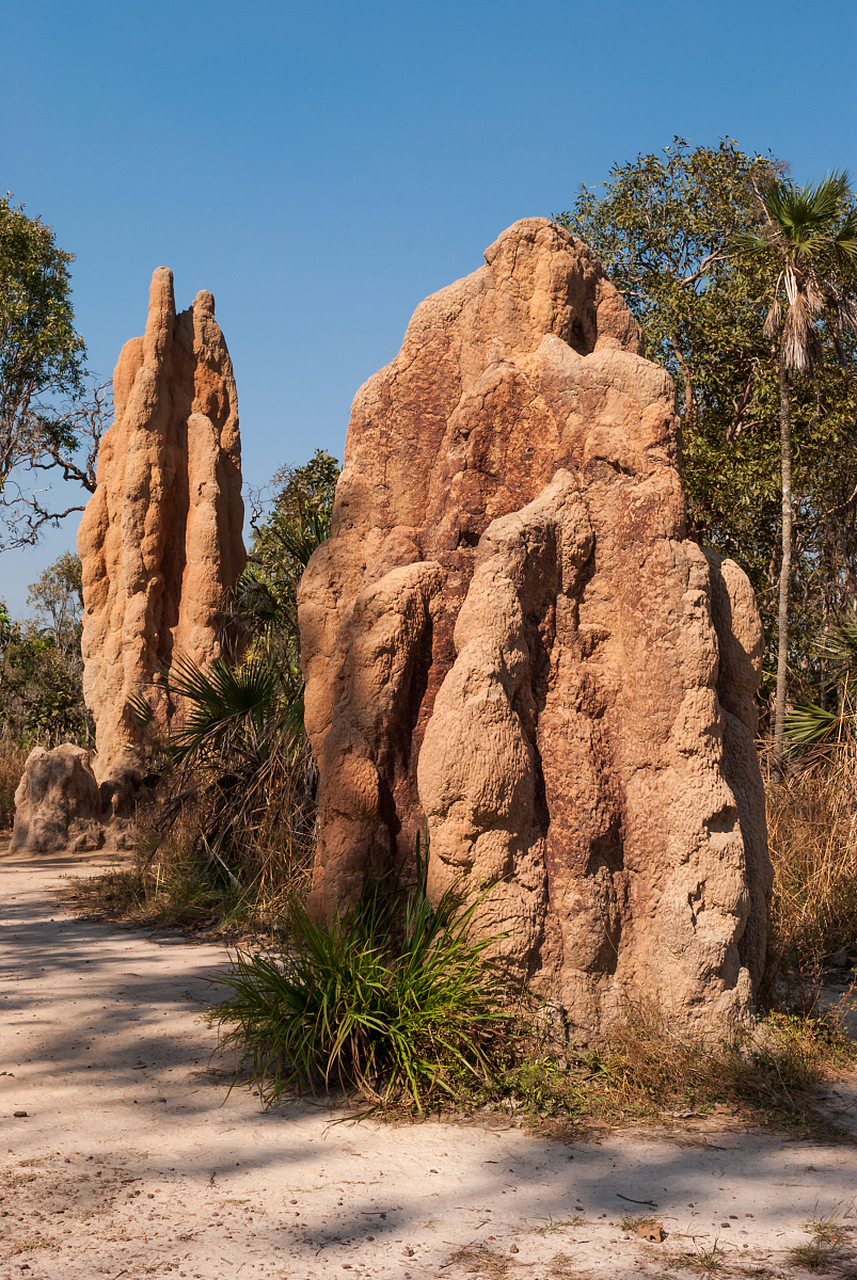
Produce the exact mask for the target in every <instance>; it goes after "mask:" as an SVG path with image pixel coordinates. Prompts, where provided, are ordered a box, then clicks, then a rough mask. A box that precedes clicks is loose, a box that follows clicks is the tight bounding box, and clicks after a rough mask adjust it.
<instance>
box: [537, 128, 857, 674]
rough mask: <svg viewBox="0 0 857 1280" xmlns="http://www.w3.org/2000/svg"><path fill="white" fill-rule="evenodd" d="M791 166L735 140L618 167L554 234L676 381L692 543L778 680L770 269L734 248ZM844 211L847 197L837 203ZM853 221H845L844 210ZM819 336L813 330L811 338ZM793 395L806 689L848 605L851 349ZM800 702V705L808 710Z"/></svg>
mask: <svg viewBox="0 0 857 1280" xmlns="http://www.w3.org/2000/svg"><path fill="white" fill-rule="evenodd" d="M787 173H788V166H787V165H786V164H785V163H784V162H782V161H780V160H777V159H775V158H774V157H773V156H771V155H758V154H756V155H749V154H746V153H745V152H743V151H742V150H741V149H740V147H739V146H738V144H737V143H736V142H735V141H734V140H733V139H731V138H724V139H722V140H721V141H720V142H719V144H718V145H717V146H716V147H703V146H700V147H696V148H694V149H691V147H690V145H689V143H688V142H687V141H686V140H684V139H682V138H676V139H674V140H673V142H672V143H671V144H670V146H668V147H666V148H665V149H664V151H663V152H662V153H661V154H660V155H656V154H647V155H642V154H641V155H639V156H637V157H636V159H635V160H632V161H630V162H629V163H627V164H623V165H615V166H614V167H613V168H612V169H611V171H610V174H609V176H608V181H607V182H605V183H604V184H603V186H602V188H601V189H600V190H599V189H596V188H592V187H583V188H581V190H580V192H579V193H578V196H577V198H576V200H575V202H574V204H573V205H572V207H571V208H570V209H569V210H567V211H566V212H565V213H561V214H559V215H558V217H557V221H558V222H559V223H560V224H561V225H563V226H566V227H568V228H569V230H571V231H572V232H573V233H574V234H576V235H578V236H580V237H581V239H583V240H584V241H585V242H586V243H587V244H589V245H590V246H591V248H592V249H593V250H594V251H595V253H597V254H598V256H599V257H600V258H601V260H602V262H603V264H604V266H605V269H606V270H607V272H608V274H609V276H610V277H611V279H612V280H613V282H614V283H615V284H616V286H617V288H618V289H619V290H620V291H621V292H622V293H623V294H624V295H625V298H626V300H627V302H628V305H629V306H630V307H631V310H632V311H633V312H634V314H635V316H636V318H637V320H638V321H639V323H640V325H641V327H642V329H643V333H644V338H645V342H646V354H647V356H648V357H649V359H652V360H655V361H657V362H658V363H660V364H662V365H664V366H665V367H666V368H667V369H668V370H669V372H670V373H671V374H672V376H673V378H674V380H675V383H676V389H677V394H678V408H679V412H680V414H681V418H682V428H683V453H684V481H685V488H686V492H687V496H688V515H689V521H690V530H691V533H692V534H693V535H694V536H696V537H697V538H699V539H700V541H704V542H706V543H708V544H710V545H712V546H714V547H715V548H717V549H718V550H719V551H721V552H723V553H725V554H727V555H730V556H732V557H733V558H734V559H735V560H737V561H738V563H739V564H741V565H742V567H743V568H744V569H745V570H746V571H747V572H748V574H749V576H750V579H751V581H752V582H753V586H754V587H755V589H756V593H757V597H758V600H759V604H760V607H761V610H762V616H763V621H764V623H765V631H766V637H767V643H768V649H767V655H766V662H765V682H766V683H765V687H766V689H767V690H768V691H770V689H771V688H772V685H773V680H774V672H775V669H776V618H777V601H778V584H779V576H780V560H781V550H780V521H781V512H782V501H781V489H780V429H779V378H778V366H779V352H778V346H777V343H776V341H775V340H774V339H773V338H772V337H771V335H770V334H769V333H766V332H765V319H766V316H767V313H768V310H769V302H770V290H771V286H772V284H773V283H774V281H773V280H772V276H771V266H770V264H769V263H767V262H765V261H764V260H763V259H762V258H761V257H751V256H748V255H747V254H746V253H745V252H744V251H743V249H742V238H744V237H746V236H748V235H750V236H752V235H756V236H761V234H762V232H763V229H764V227H765V226H766V225H767V218H766V214H765V210H764V205H763V200H762V197H763V195H764V193H765V192H766V191H768V190H770V189H771V187H772V186H773V185H775V184H777V183H782V182H783V181H784V180H785V179H786V177H787ZM849 200H850V197H849ZM849 207H853V201H851V203H850V205H849ZM826 323H827V321H825V320H824V319H821V320H820V321H819V324H820V326H821V328H822V329H823V327H824V325H825V324H826ZM840 355H841V361H828V362H827V363H824V364H822V365H820V366H819V367H818V368H817V369H816V371H815V373H816V376H815V377H814V378H811V377H810V376H809V374H808V373H798V374H796V375H795V376H794V378H793V379H792V385H791V414H792V425H793V441H794V445H793V477H792V493H793V506H794V554H793V563H792V608H793V613H794V618H793V626H792V628H791V643H790V649H789V661H790V668H791V673H792V678H793V680H795V681H796V683H797V684H798V685H800V684H803V686H805V688H809V687H810V686H811V685H812V683H813V682H820V680H821V675H822V674H823V673H822V672H821V670H820V668H819V665H818V663H816V661H815V659H814V658H813V646H812V640H813V637H814V636H815V635H816V634H817V633H818V632H819V630H820V629H821V630H823V628H824V626H825V624H826V621H827V620H828V619H830V618H835V617H839V616H840V615H841V614H842V612H843V610H844V609H845V608H846V606H847V604H848V602H849V600H850V599H851V597H853V595H854V591H855V587H857V582H855V577H854V565H855V564H857V523H856V522H855V514H857V513H855V506H857V433H855V431H854V428H853V423H854V420H855V410H857V385H855V343H854V340H853V336H851V337H847V338H845V339H843V340H841V342H840ZM804 696H805V694H804Z"/></svg>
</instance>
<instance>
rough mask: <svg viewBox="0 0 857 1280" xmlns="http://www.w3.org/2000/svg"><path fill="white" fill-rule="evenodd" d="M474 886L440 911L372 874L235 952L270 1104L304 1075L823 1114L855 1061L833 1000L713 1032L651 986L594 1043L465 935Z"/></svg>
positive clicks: (477, 1104) (407, 1105) (652, 1118)
mask: <svg viewBox="0 0 857 1280" xmlns="http://www.w3.org/2000/svg"><path fill="white" fill-rule="evenodd" d="M477 906H478V900H476V902H471V903H470V904H469V905H467V904H465V903H464V902H462V900H461V898H460V897H459V896H457V895H456V894H455V893H454V892H453V893H448V894H447V895H445V896H444V897H443V898H442V899H441V901H440V902H439V903H438V904H437V905H436V906H435V907H432V905H431V904H430V902H429V900H428V898H427V896H426V892H425V881H424V875H423V876H422V878H420V879H418V882H417V884H416V885H415V886H413V887H412V888H411V889H410V890H408V892H407V893H406V895H405V896H404V902H403V904H402V902H401V900H400V899H399V898H397V895H396V894H395V893H393V892H390V891H389V889H388V888H387V887H385V886H384V885H383V884H382V885H378V884H372V885H369V886H368V887H367V888H366V889H365V890H364V892H363V894H362V895H361V897H360V899H359V900H358V902H357V903H356V905H355V906H354V908H353V909H352V910H351V911H350V912H343V913H341V914H337V915H336V916H335V917H334V918H333V920H332V921H330V922H329V923H325V922H321V921H316V920H313V919H312V917H311V916H310V915H309V913H308V912H307V909H306V907H305V906H303V905H302V904H301V903H300V902H295V901H292V902H291V904H290V906H289V910H288V918H287V932H288V943H287V945H286V946H280V947H278V948H272V947H269V948H267V949H259V950H257V951H250V950H247V951H241V952H239V953H238V955H237V956H236V958H235V960H234V962H233V965H232V970H231V972H230V973H229V974H228V975H227V976H226V978H225V979H224V981H225V985H226V986H227V988H228V989H229V991H230V993H231V994H230V995H229V996H228V998H227V999H226V1000H225V1001H223V1002H222V1003H221V1004H219V1005H217V1006H216V1007H215V1009H214V1010H213V1011H212V1014H211V1020H212V1022H215V1023H217V1024H218V1025H219V1027H220V1030H221V1035H222V1038H223V1040H224V1042H225V1043H226V1044H227V1045H229V1046H231V1047H233V1048H234V1049H235V1050H236V1052H237V1054H238V1056H239V1059H241V1060H242V1064H243V1069H244V1070H246V1072H247V1073H248V1074H249V1077H250V1079H251V1080H252V1082H253V1084H254V1085H255V1086H256V1087H257V1088H258V1089H259V1093H260V1096H261V1098H262V1099H263V1101H264V1102H265V1103H266V1104H267V1105H275V1104H276V1103H278V1102H279V1101H281V1100H283V1099H284V1097H286V1096H287V1095H288V1094H289V1093H290V1091H291V1090H293V1089H296V1090H300V1089H302V1088H304V1087H309V1088H311V1089H313V1090H314V1091H329V1090H331V1089H335V1090H344V1091H345V1092H352V1093H356V1094H357V1095H358V1096H359V1097H360V1098H361V1099H363V1100H364V1101H368V1102H369V1103H370V1104H371V1105H372V1106H373V1107H374V1108H380V1109H384V1110H387V1111H391V1112H392V1111H396V1110H405V1111H419V1112H421V1111H424V1110H425V1109H426V1108H427V1107H432V1108H437V1109H439V1110H441V1111H444V1110H446V1111H449V1110H464V1111H470V1112H472V1111H477V1110H487V1111H500V1112H506V1113H508V1114H510V1115H517V1116H521V1117H523V1116H526V1117H528V1118H530V1119H532V1120H534V1121H545V1120H548V1121H552V1120H558V1121H561V1122H563V1123H570V1124H572V1125H574V1126H584V1127H585V1126H586V1125H587V1124H593V1123H600V1124H604V1123H608V1124H612V1123H623V1122H631V1121H637V1122H640V1121H644V1122H657V1123H662V1122H664V1121H667V1122H668V1123H673V1122H674V1121H675V1120H684V1119H689V1118H691V1117H695V1116H705V1115H708V1114H711V1113H713V1112H717V1113H725V1114H731V1115H733V1116H737V1117H740V1118H741V1119H743V1120H745V1121H751V1122H754V1123H772V1124H776V1125H779V1126H782V1127H786V1128H812V1127H813V1126H816V1125H817V1123H818V1122H817V1117H816V1113H815V1110H814V1108H815V1106H816V1102H817V1089H818V1086H819V1085H820V1084H821V1083H822V1082H823V1081H824V1079H825V1078H827V1076H828V1074H829V1073H830V1072H831V1071H835V1070H838V1069H840V1068H843V1067H846V1066H848V1065H849V1064H850V1063H852V1062H854V1060H855V1056H857V1053H856V1052H855V1046H854V1044H853V1042H852V1041H851V1040H850V1039H849V1037H848V1036H847V1034H846V1033H845V1031H844V1029H843V1026H842V1021H841V1017H840V1016H839V1014H838V1013H837V1012H836V1011H829V1012H827V1013H824V1014H818V1015H817V1016H816V1015H811V1014H806V1013H801V1014H788V1013H783V1012H774V1013H770V1014H769V1015H767V1017H766V1018H764V1019H763V1020H761V1021H760V1022H759V1024H758V1025H757V1026H756V1027H755V1028H754V1029H752V1030H747V1029H742V1028H739V1029H738V1030H736V1031H734V1032H732V1033H730V1034H729V1035H724V1036H722V1037H721V1038H720V1039H719V1040H716V1041H714V1040H712V1038H710V1037H709V1038H707V1039H703V1038H701V1037H699V1036H693V1035H689V1034H687V1033H682V1032H681V1031H676V1030H675V1029H674V1028H673V1027H671V1026H670V1023H669V1021H668V1019H667V1018H666V1017H665V1015H664V1013H663V1011H661V1010H659V1009H658V1008H657V1007H656V1006H655V1005H654V1004H653V1003H652V1002H650V1001H647V1000H646V999H640V998H637V999H632V998H630V997H629V998H628V999H627V1000H626V1007H625V1011H624V1016H623V1018H622V1020H621V1021H619V1022H617V1023H616V1024H615V1025H614V1026H613V1027H612V1028H611V1029H610V1030H609V1031H608V1032H607V1033H606V1034H605V1035H604V1036H603V1037H602V1039H601V1040H600V1041H599V1042H598V1043H597V1044H595V1045H592V1046H588V1047H581V1046H579V1045H576V1044H575V1043H574V1042H573V1040H571V1039H570V1038H569V1037H568V1036H567V1035H566V1034H564V1032H563V1030H562V1028H559V1029H558V1028H557V1026H556V1021H555V1019H554V1021H553V1022H551V1023H549V1022H548V1021H547V1020H546V1018H545V1017H544V1016H543V1014H544V1011H540V1010H538V1009H535V1008H533V1007H530V1006H528V1005H527V1004H526V1003H525V1002H524V999H523V998H522V997H521V996H520V994H519V993H518V992H516V991H515V990H513V988H512V987H511V985H510V984H509V983H508V982H505V981H504V979H503V975H502V972H501V971H500V969H499V967H498V965H497V964H496V963H495V962H494V961H493V960H492V959H491V958H490V956H491V950H492V944H493V943H494V942H495V941H496V940H495V939H490V938H489V939H485V938H482V939H478V940H476V939H474V938H473V937H472V936H471V935H470V928H471V925H472V923H473V915H474V911H475V909H476V907H477Z"/></svg>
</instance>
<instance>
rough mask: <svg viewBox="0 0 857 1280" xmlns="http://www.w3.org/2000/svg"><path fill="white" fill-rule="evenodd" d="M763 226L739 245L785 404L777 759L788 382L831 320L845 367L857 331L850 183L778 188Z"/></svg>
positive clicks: (779, 711)
mask: <svg viewBox="0 0 857 1280" xmlns="http://www.w3.org/2000/svg"><path fill="white" fill-rule="evenodd" d="M761 204H762V208H763V210H764V214H765V222H764V225H763V226H762V228H761V230H760V232H759V233H753V232H749V231H747V232H743V233H740V234H739V235H738V236H736V237H734V239H735V240H736V241H737V242H738V243H739V244H740V245H741V246H742V247H743V248H744V250H745V251H746V253H747V254H748V255H749V258H750V261H751V262H753V263H754V265H755V264H756V263H760V264H761V265H762V267H763V269H766V274H767V275H768V276H769V278H773V279H774V281H775V283H774V284H773V287H772V288H771V305H770V307H769V308H768V314H767V316H766V317H765V323H764V326H763V329H762V332H763V334H764V336H765V337H766V338H776V339H777V340H778V341H777V345H778V361H777V368H778V375H779V379H778V380H779V400H780V405H779V408H780V413H779V419H780V474H781V477H782V479H781V495H782V516H781V532H782V539H781V545H782V558H781V560H780V579H779V607H778V614H777V641H778V643H777V685H776V701H775V707H774V758H775V760H776V761H777V763H778V764H779V763H780V762H781V757H782V746H783V726H784V723H785V715H786V685H787V671H788V648H789V645H788V640H789V622H790V609H789V594H790V589H791V560H792V546H793V542H794V537H793V531H792V522H793V508H792V421H791V399H790V391H789V381H790V378H791V377H792V376H793V375H794V374H797V373H805V374H810V375H811V374H812V373H813V372H814V369H815V366H816V363H817V362H818V361H819V360H820V359H821V357H822V354H823V338H824V329H823V327H822V325H821V324H820V321H821V319H822V317H823V318H824V319H825V320H826V321H827V330H828V334H829V336H831V337H832V338H833V341H834V344H835V347H836V352H837V355H839V357H840V359H841V360H844V353H843V350H842V346H841V342H840V333H841V331H846V332H850V333H854V332H855V331H857V307H855V305H854V301H853V299H852V298H851V297H850V296H849V291H850V288H851V287H853V285H854V282H855V270H854V268H855V266H857V209H855V208H854V207H853V205H851V206H850V207H849V191H848V177H847V175H846V174H844V173H842V174H833V175H832V176H831V177H829V178H826V179H825V180H824V181H823V182H820V183H818V185H817V186H811V185H808V186H805V187H800V188H798V187H795V186H794V185H793V184H792V183H789V182H775V183H773V184H772V185H771V186H770V187H769V188H768V189H767V190H766V191H765V192H763V194H762V196H761Z"/></svg>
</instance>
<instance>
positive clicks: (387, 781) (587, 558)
mask: <svg viewBox="0 0 857 1280" xmlns="http://www.w3.org/2000/svg"><path fill="white" fill-rule="evenodd" d="M642 349H643V348H642V342H641V338H640V334H639V332H638V329H637V326H636V324H635V322H634V320H633V318H632V316H631V314H630V312H629V310H628V308H627V306H626V305H625V302H624V300H623V299H622V297H621V296H620V295H619V294H618V293H617V291H616V289H615V288H614V287H613V286H612V285H611V283H610V282H609V280H607V278H606V277H605V274H604V271H603V269H602V268H601V266H600V264H599V262H598V261H597V259H596V258H595V257H594V256H593V254H592V253H591V252H590V251H589V250H588V249H587V248H586V246H585V245H583V244H582V243H581V242H580V241H579V240H576V239H575V238H574V237H572V236H571V235H570V234H568V233H567V232H566V231H564V230H561V229H559V228H558V227H556V226H555V225H554V224H552V223H550V222H548V221H546V220H544V219H527V220H526V221H523V222H519V223H516V224H515V225H514V226H513V227H511V228H510V229H509V230H508V231H506V232H504V233H503V235H501V236H500V238H499V239H498V240H497V242H496V243H495V244H493V245H492V246H491V247H490V248H489V249H488V250H487V252H486V254H485V266H483V267H481V268H480V269H479V270H478V271H476V272H475V273H474V274H473V275H471V276H468V277H467V278H466V279H464V280H460V281H458V282H456V283H455V284H453V285H450V286H449V288H447V289H444V290H442V291H441V292H440V293H437V294H435V295H433V296H432V297H430V298H428V299H427V300H426V301H425V302H423V303H422V304H421V306H419V307H418V308H417V311H416V313H415V315H414V317H413V319H412V321H411V323H410V325H409V327H408V331H407V333H406V335H405V340H404V343H403V346H402V350H401V352H400V353H399V355H398V356H397V357H396V359H395V360H394V361H393V362H392V364H390V365H388V366H387V367H386V368H385V369H382V370H381V371H380V372H379V373H377V374H376V375H375V376H374V377H373V378H371V379H370V380H369V382H367V383H366V384H365V386H363V387H362V388H361V389H360V391H359V392H358V394H357V397H356V399H355V402H354V407H353V412H352V417H351V424H350V427H349V432H348V441H347V446H346V454H345V464H344V469H343V473H342V476H341V479H340V481H339V485H338V487H337V495H336V504H335V511H334V518H333V533H332V536H331V538H330V540H329V542H327V543H326V544H325V545H324V546H322V547H321V548H320V549H319V550H318V551H317V552H316V553H315V555H314V556H313V558H312V560H311V562H310V565H309V568H308V570H307V572H306V574H305V576H304V579H303V582H302V584H301V590H300V602H299V603H300V624H301V638H302V646H303V660H304V665H305V673H306V678H307V688H306V723H307V729H308V732H309V734H310V737H311V740H312V745H313V750H314V752H315V755H316V759H317V761H318V764H319V769H320V779H321V780H320V796H319V801H320V832H319V844H318V852H317V857H316V864H315V871H314V880H313V898H312V902H313V906H314V909H315V910H316V911H317V912H318V913H320V914H324V913H326V914H328V915H329V914H330V913H332V912H333V911H334V910H335V909H336V907H337V905H338V904H341V903H343V902H348V901H349V900H353V898H354V896H355V895H356V894H357V893H358V892H359V889H360V886H361V885H362V883H363V881H364V878H365V877H366V875H367V874H368V873H372V874H379V873H382V872H383V871H384V870H385V869H387V868H389V867H390V866H392V865H398V866H400V867H405V868H407V867H408V865H412V863H413V857H414V848H415V845H416V838H417V833H418V831H419V830H420V829H421V826H422V824H423V822H424V821H425V822H426V823H427V826H428V832H429V836H430V850H431V853H430V861H429V889H430V893H431V894H433V895H434V896H435V897H437V895H439V894H440V893H442V891H443V890H444V889H445V888H446V887H447V886H449V885H451V884H453V883H456V882H458V883H462V882H463V884H464V885H465V886H471V887H472V888H473V889H474V890H476V889H479V890H483V889H484V887H485V886H488V890H487V893H486V894H485V896H484V898H483V900H482V902H481V905H480V907H479V910H478V927H479V929H480V930H482V931H483V932H484V933H487V934H491V935H500V939H499V941H498V942H497V943H496V949H497V950H498V951H499V952H501V953H503V954H504V955H505V957H506V960H507V962H508V964H509V966H510V968H511V969H512V971H513V972H516V973H517V974H518V975H519V976H520V978H521V979H522V980H524V981H525V982H527V983H529V985H530V988H531V989H532V990H533V991H535V992H536V993H538V994H539V995H540V996H542V997H543V998H544V999H546V1000H547V999H550V1000H553V1001H555V1002H556V1003H557V1004H559V1005H560V1006H561V1008H562V1009H563V1010H564V1011H565V1014H566V1016H567V1018H568V1023H569V1026H570V1029H571V1031H572V1033H573V1034H575V1035H577V1036H579V1037H581V1038H583V1039H587V1038H590V1039H591V1038H592V1037H593V1036H596V1035H597V1034H598V1033H599V1031H601V1030H602V1029H603V1028H604V1027H605V1026H607V1025H609V1023H610V1022H611V1020H614V1019H615V1018H617V1017H618V1016H621V1013H622V1010H623V1002H624V1000H625V996H626V994H629V995H635V994H637V995H638V994H646V995H648V996H650V997H652V998H653V999H655V1000H656V1001H657V1002H658V1003H659V1004H660V1005H661V1007H662V1008H663V1009H665V1010H666V1011H667V1012H668V1013H669V1014H671V1015H673V1016H674V1017H675V1018H676V1019H677V1020H678V1022H679V1023H680V1024H681V1025H684V1026H685V1027H687V1028H691V1029H695V1030H698V1031H701V1032H708V1031H716V1030H718V1029H719V1028H724V1027H727V1026H729V1025H734V1024H736V1023H739V1022H741V1021H744V1020H747V1019H748V1018H750V1017H751V1015H752V1005H753V993H754V989H755V986H756V984H757V983H758V981H759V978H760V976H761V970H762V964H763V958H764V949H765V935H766V920H767V903H768V897H769V891H770V883H771V869H770V863H769V860H768V853H767V842H766V829H765V807H764V794H763V788H762V781H761V777H760V772H759V767H758V763H757V758H756V752H755V749H754V743H753V735H754V730H755V727H756V710H755V702H754V697H755V692H756V689H757V687H758V680H759V667H760V658H761V630H760V624H759V616H758V612H757V610H756V606H755V601H754V598H753V593H752V590H751V588H750V586H749V583H748V580H747V578H746V577H745V575H744V574H743V573H742V571H741V570H740V569H739V568H738V567H737V566H736V565H735V564H733V563H732V562H731V561H729V560H723V559H721V558H720V557H719V556H716V555H714V554H712V553H709V552H706V551H704V550H703V549H701V548H700V547H699V546H698V545H697V544H696V543H695V542H692V541H690V540H689V539H688V537H687V535H686V529H685V502H684V496H683V492H682V484H681V477H680V457H679V451H680V445H679V423H678V420H677V417H676V414H675V411H674V389H673V385H672V382H671V380H670V378H669V377H668V376H667V374H666V373H665V372H664V370H663V369H661V368H659V367H658V366H656V365H654V364H651V363H649V362H648V361H647V360H645V359H644V358H643V355H642Z"/></svg>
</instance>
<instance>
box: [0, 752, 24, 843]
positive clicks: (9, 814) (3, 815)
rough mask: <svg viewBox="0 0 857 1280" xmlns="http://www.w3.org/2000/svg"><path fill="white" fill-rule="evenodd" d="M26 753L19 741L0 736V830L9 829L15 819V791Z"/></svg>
mask: <svg viewBox="0 0 857 1280" xmlns="http://www.w3.org/2000/svg"><path fill="white" fill-rule="evenodd" d="M28 755H29V752H28V750H27V748H26V747H24V746H22V745H21V743H20V742H15V741H12V740H11V739H9V738H0V831H10V830H11V829H12V824H13V822H14V821H15V791H16V789H17V787H18V783H19V782H20V781H21V774H22V773H23V772H24V765H25V764H26V762H27V756H28Z"/></svg>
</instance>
